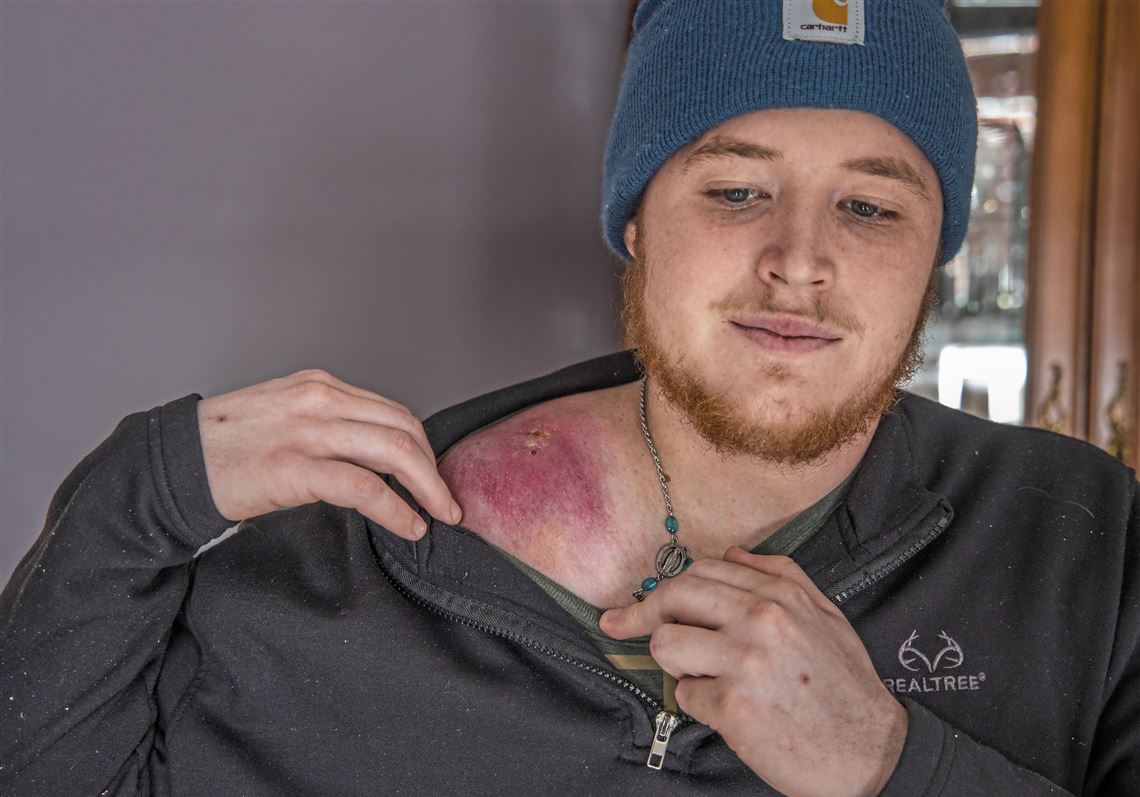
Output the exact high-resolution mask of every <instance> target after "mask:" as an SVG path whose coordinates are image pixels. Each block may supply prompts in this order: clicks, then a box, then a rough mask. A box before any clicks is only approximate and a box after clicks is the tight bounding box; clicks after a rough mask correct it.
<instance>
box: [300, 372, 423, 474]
mask: <svg viewBox="0 0 1140 797" xmlns="http://www.w3.org/2000/svg"><path fill="white" fill-rule="evenodd" d="M302 373H306V372H302ZM313 373H314V377H313V378H311V379H305V380H299V381H297V382H295V384H298V385H300V384H304V383H306V382H307V383H309V384H320V385H323V386H324V388H325V389H326V390H327V393H325V394H324V395H323V396H321V397H320V398H318V399H316V400H315V401H314V403H317V404H320V405H323V406H321V409H322V410H323V411H324V412H325V413H326V414H335V415H336V417H339V418H343V419H345V420H347V421H368V422H370V423H376V424H379V425H381V426H395V427H397V428H399V429H403V430H404V431H405V432H407V433H408V434H410V435H412V436H413V437H415V438H416V442H417V443H419V445H420V448H422V449H423V451H424V453H425V454H427V455H428V456H430V457H433V458H434V457H435V452H434V451H432V448H431V443H429V442H428V439H427V432H425V431H424V428H423V424H422V423H420V419H419V418H417V417H416V416H415V415H413V414H412V413H411V410H409V409H408V408H407V407H405V406H404V405H403V404H400V403H398V402H395V401H392V400H391V399H388V398H385V397H384V396H381V395H380V394H378V393H372V392H371V391H368V390H363V389H362V388H358V387H354V386H352V385H349V384H346V383H344V382H341V381H340V380H339V379H337V378H336V377H334V376H332V375H331V374H328V373H325V372H324V371H314V372H313Z"/></svg>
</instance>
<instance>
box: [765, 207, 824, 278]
mask: <svg viewBox="0 0 1140 797" xmlns="http://www.w3.org/2000/svg"><path fill="white" fill-rule="evenodd" d="M774 210H775V214H774V215H775V216H776V217H775V218H773V219H772V221H773V224H772V225H770V226H769V227H768V229H767V230H766V231H765V233H766V237H767V240H766V241H765V243H764V246H763V247H762V249H761V251H760V255H759V257H758V258H757V260H756V274H757V276H758V277H759V278H760V280H761V281H762V282H764V283H765V284H766V285H768V286H769V287H784V288H789V287H792V288H811V289H813V290H824V289H827V288H829V287H831V285H832V282H833V281H834V279H835V266H834V262H833V261H832V256H831V247H830V246H829V244H828V239H827V233H828V231H827V223H826V221H827V219H826V215H825V214H824V213H823V212H821V211H819V210H818V209H814V208H811V207H808V206H806V204H805V203H802V202H800V203H797V202H786V203H784V206H783V207H782V208H777V209H774Z"/></svg>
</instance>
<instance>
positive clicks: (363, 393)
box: [282, 368, 411, 415]
mask: <svg viewBox="0 0 1140 797" xmlns="http://www.w3.org/2000/svg"><path fill="white" fill-rule="evenodd" d="M282 380H283V381H286V382H306V381H308V382H320V383H321V384H325V385H328V386H329V387H335V388H336V389H337V390H340V391H341V392H342V393H348V394H349V395H350V396H356V397H357V398H364V399H369V400H371V401H378V402H380V403H381V404H387V405H389V406H391V407H393V408H395V409H398V410H402V411H404V412H406V413H408V414H409V415H410V414H411V410H409V409H408V408H407V407H405V406H404V405H403V404H401V403H400V402H398V401H396V400H395V399H390V398H388V397H387V396H382V395H380V394H379V393H374V392H372V391H371V390H365V389H364V388H362V387H357V386H356V385H350V384H349V383H348V382H345V381H344V380H343V379H337V378H336V377H335V376H333V375H332V374H330V373H329V372H328V371H326V370H324V369H323V368H306V369H305V370H303V371H297V372H296V373H294V374H290V375H289V376H286V377H282Z"/></svg>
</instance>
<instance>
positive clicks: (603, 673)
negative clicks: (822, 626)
mask: <svg viewBox="0 0 1140 797" xmlns="http://www.w3.org/2000/svg"><path fill="white" fill-rule="evenodd" d="M951 517H952V515H950V514H943V515H942V516H941V517H940V518H939V519H938V521H937V522H936V523H935V524H934V526H933V527H932V528H931V529H930V530H929V531H928V532H927V533H926V534H924V535H923V536H922V537H920V538H919V539H917V540H915V541H914V542H913V543H911V544H910V545H908V546H907V547H906V548H905V549H903V551H902V552H900V553H899V554H897V555H894V554H891V553H887V554H884V555H883V556H881V557H879V558H878V559H876V560H874V561H872V562H871V564H870V566H869V567H868V568H867V570H865V571H864V573H867V572H868V571H871V572H870V573H869V575H865V576H863V575H861V576H860V577H859V578H860V580H859V581H858V582H857V583H854V584H852V585H851V586H849V587H843V584H844V582H845V581H846V579H844V580H841V581H839V582H837V583H836V584H835V585H833V586H832V588H831V589H835V588H837V587H839V588H841V591H840V592H838V593H837V594H835V595H832V596H831V600H832V601H833V602H834V603H835V604H836V605H842V604H843V603H845V602H846V601H848V600H850V599H851V598H852V597H854V596H855V595H857V594H858V593H860V592H862V591H863V590H864V589H866V588H867V587H870V586H871V585H873V584H875V583H877V582H878V581H880V580H881V579H883V578H885V577H886V576H887V575H889V574H890V573H892V572H894V571H895V570H897V569H898V568H899V567H901V566H902V565H903V564H905V563H906V562H907V561H909V560H910V559H912V558H913V557H914V556H916V555H917V554H918V553H919V552H920V551H922V549H923V548H925V547H926V546H927V545H929V544H930V543H932V542H933V541H934V540H935V539H936V538H937V537H938V535H939V534H941V533H942V531H943V530H944V529H945V528H946V526H947V525H949V523H950V519H951ZM376 553H377V554H379V551H377V552H376ZM378 559H380V565H381V567H380V569H381V570H382V571H384V576H385V577H386V578H387V579H388V581H389V582H391V583H392V585H393V586H394V587H395V588H396V591H397V592H399V593H400V594H401V595H403V596H404V597H405V598H407V599H408V600H410V601H412V603H414V604H416V605H417V606H422V607H423V608H425V609H427V610H428V611H430V612H433V613H435V614H438V615H440V616H441V617H445V618H447V619H448V620H451V621H452V622H456V623H459V624H460V625H465V626H467V627H469V628H474V629H476V630H479V631H483V632H484V633H488V634H491V635H493V636H497V637H500V638H501V639H507V640H510V641H511V642H515V643H517V644H519V645H523V646H524V647H528V648H530V649H531V650H534V651H537V652H538V653H542V654H543V655H545V656H550V657H551V658H553V659H555V660H557V661H561V662H565V663H566V664H572V665H574V666H575V667H578V668H580V669H583V670H585V671H586V672H588V673H591V674H593V675H596V676H598V677H600V678H604V679H606V680H607V681H610V682H611V683H614V684H617V685H618V686H621V687H623V688H625V689H628V690H629V691H630V692H632V693H633V694H634V695H636V696H637V697H638V699H640V700H641V701H642V702H643V703H645V704H646V705H647V706H649V707H650V708H651V709H652V710H653V711H654V712H655V717H654V733H653V743H652V745H651V746H650V748H649V758H648V759H647V760H646V762H645V765H646V766H647V767H648V768H649V769H653V770H660V769H661V767H662V764H663V763H664V761H665V753H666V751H667V749H668V747H669V740H670V738H671V737H672V735H673V731H674V730H676V729H677V728H678V727H680V726H681V725H687V724H690V723H692V722H694V720H693V718H692V717H689V716H687V715H685V714H683V713H682V714H680V715H677V714H672V713H670V712H668V711H665V710H664V709H663V708H662V707H661V705H660V704H659V703H658V702H657V701H656V700H654V699H653V698H652V697H650V696H649V695H647V694H646V693H645V691H644V690H642V689H641V687H639V686H637V684H635V683H633V682H632V681H629V680H627V679H625V678H622V677H621V676H620V675H618V674H617V673H614V672H610V671H608V670H603V669H601V668H599V667H595V666H594V665H592V664H589V663H587V662H584V661H582V660H580V659H576V658H574V657H573V656H567V655H566V654H565V653H562V652H560V651H557V650H554V649H553V648H550V647H547V646H546V645H543V644H542V643H540V642H537V641H535V640H532V639H528V638H527V637H524V636H521V635H519V634H513V633H510V632H508V631H504V630H502V629H500V628H496V627H495V626H493V625H488V624H486V623H480V622H476V621H475V620H472V619H471V618H469V617H466V616H464V615H462V614H459V613H457V612H453V611H449V610H447V609H443V608H441V607H439V606H437V605H436V604H434V603H432V602H431V601H429V600H427V599H426V598H424V597H422V596H420V595H418V594H416V593H415V592H413V591H412V590H411V589H410V588H409V587H407V586H405V585H404V583H403V582H401V581H400V580H399V579H397V578H396V576H395V575H394V574H393V573H392V572H391V571H390V570H389V568H388V567H386V566H384V562H383V557H380V556H379V555H378ZM884 561H885V564H883V565H882V566H881V567H878V568H877V569H874V570H872V568H875V567H876V565H877V564H878V563H879V562H884ZM831 589H829V590H828V592H831Z"/></svg>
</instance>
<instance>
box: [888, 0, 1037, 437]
mask: <svg viewBox="0 0 1140 797" xmlns="http://www.w3.org/2000/svg"><path fill="white" fill-rule="evenodd" d="M948 8H949V11H950V18H951V20H952V21H953V23H954V26H955V28H956V29H957V31H958V35H959V37H960V39H961V41H962V49H963V51H964V52H965V54H966V60H967V63H968V64H969V68H970V76H971V78H972V80H973V83H974V93H975V94H976V95H977V98H978V156H977V162H976V165H975V175H974V189H973V193H972V196H971V201H970V205H971V208H970V227H969V231H968V233H967V235H966V242H965V244H964V245H963V246H962V249H961V251H960V252H959V253H958V255H957V256H956V257H955V258H954V259H953V260H952V261H951V262H950V263H949V264H948V265H947V266H946V267H945V268H944V269H942V270H941V272H940V275H939V279H938V294H939V301H938V304H937V305H936V306H935V308H934V311H933V313H932V314H931V318H930V323H929V324H928V326H927V334H926V361H925V363H924V365H923V368H922V370H921V371H920V372H919V373H918V375H917V376H916V377H915V379H914V381H913V382H912V383H911V384H910V385H909V387H908V389H909V390H911V391H912V392H914V393H918V394H920V395H924V396H927V397H929V398H933V399H936V400H938V401H941V402H942V403H943V404H946V405H949V406H951V407H957V408H960V409H963V410H965V411H967V412H971V413H973V414H975V415H979V416H981V417H983V418H991V419H993V420H995V421H1001V422H1004V423H1017V424H1020V423H1022V422H1023V421H1024V419H1025V376H1026V356H1025V301H1026V289H1027V286H1026V284H1025V274H1026V254H1027V253H1026V242H1027V240H1028V232H1029V180H1030V173H1029V172H1030V169H1029V166H1030V162H1031V154H1032V150H1033V132H1034V127H1035V123H1036V119H1037V114H1036V107H1037V103H1036V97H1035V96H1034V77H1035V71H1036V69H1035V67H1036V56H1037V33H1036V20H1037V2H1033V1H1031V0H951V2H950V3H949V5H948Z"/></svg>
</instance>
